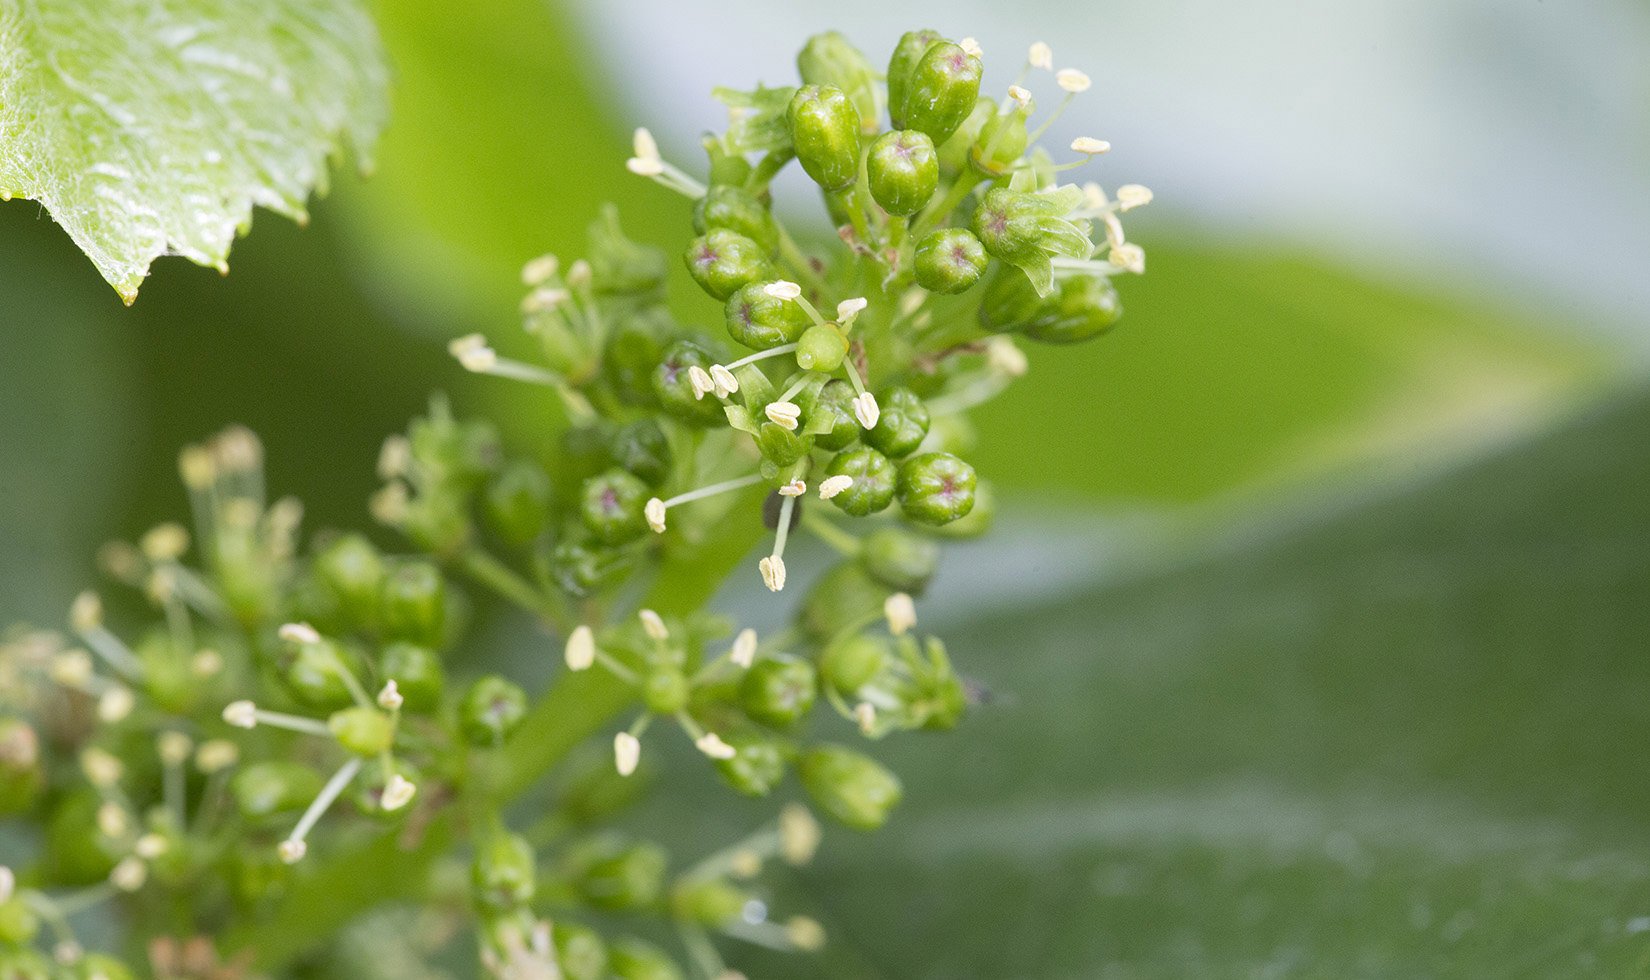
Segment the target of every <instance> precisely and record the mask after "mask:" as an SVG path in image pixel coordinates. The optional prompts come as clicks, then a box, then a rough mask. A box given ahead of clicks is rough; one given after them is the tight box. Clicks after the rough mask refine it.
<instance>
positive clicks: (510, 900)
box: [470, 830, 538, 912]
mask: <svg viewBox="0 0 1650 980" xmlns="http://www.w3.org/2000/svg"><path fill="white" fill-rule="evenodd" d="M470 884H471V887H472V888H473V889H474V893H475V900H476V904H477V905H479V906H480V907H482V908H483V909H489V910H492V911H495V912H508V911H510V910H511V909H515V908H519V907H521V906H523V905H526V904H527V903H528V902H530V901H532V900H533V893H534V892H535V891H537V890H538V867H537V864H536V861H535V859H534V857H533V847H532V845H531V844H529V843H527V840H526V839H525V838H523V837H521V836H519V835H517V834H512V833H508V832H507V831H504V830H495V831H493V832H492V833H489V834H486V835H484V836H482V838H481V839H480V840H479V841H477V842H476V854H475V861H474V863H473V864H471V865H470Z"/></svg>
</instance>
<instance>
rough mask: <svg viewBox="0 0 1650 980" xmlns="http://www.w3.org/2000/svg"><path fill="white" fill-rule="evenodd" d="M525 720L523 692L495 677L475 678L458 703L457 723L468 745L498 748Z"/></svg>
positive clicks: (525, 699) (525, 710)
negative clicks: (467, 740)
mask: <svg viewBox="0 0 1650 980" xmlns="http://www.w3.org/2000/svg"><path fill="white" fill-rule="evenodd" d="M525 717H527V692H525V691H523V690H522V689H521V685H519V684H517V683H515V682H514V681H511V680H507V679H506V678H503V677H500V676H498V675H497V674H489V675H487V676H485V677H481V678H478V679H477V680H476V682H475V683H474V684H471V685H470V689H469V690H468V691H465V692H464V698H463V699H462V700H461V701H459V703H458V723H459V727H460V728H462V729H463V731H464V737H465V738H466V739H469V741H470V744H471V745H477V746H493V745H499V744H501V743H503V742H504V740H505V739H507V738H509V737H510V735H511V733H512V732H514V731H515V730H516V729H517V728H518V727H519V726H520V725H521V721H522V719H523V718H525Z"/></svg>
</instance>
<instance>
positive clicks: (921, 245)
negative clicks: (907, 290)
mask: <svg viewBox="0 0 1650 980" xmlns="http://www.w3.org/2000/svg"><path fill="white" fill-rule="evenodd" d="M989 261H990V259H989V258H988V257H987V256H986V254H985V246H984V245H981V244H980V240H979V238H978V237H976V236H975V235H974V233H973V232H971V231H969V230H968V229H966V228H942V229H940V230H939V231H936V232H931V233H929V234H927V235H924V236H923V239H922V241H920V242H918V243H917V254H916V262H915V266H916V273H917V285H919V286H921V287H922V288H924V289H926V290H928V291H930V292H935V293H960V292H962V291H963V290H965V289H967V288H968V287H970V286H972V285H974V284H975V283H977V282H979V281H980V276H981V275H982V274H983V273H984V272H985V266H986V263H987V262H989Z"/></svg>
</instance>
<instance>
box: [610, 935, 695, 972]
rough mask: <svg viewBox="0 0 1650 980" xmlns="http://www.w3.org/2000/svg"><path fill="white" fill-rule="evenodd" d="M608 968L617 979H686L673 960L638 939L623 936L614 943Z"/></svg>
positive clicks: (656, 948) (661, 951)
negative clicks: (623, 937)
mask: <svg viewBox="0 0 1650 980" xmlns="http://www.w3.org/2000/svg"><path fill="white" fill-rule="evenodd" d="M608 968H609V969H611V970H612V971H613V976H614V977H616V978H617V980H686V977H685V975H684V974H683V973H682V968H681V967H679V966H677V965H676V961H675V960H672V959H671V958H670V957H669V956H666V955H665V953H664V951H663V950H660V949H659V948H658V947H656V946H653V945H650V944H648V943H645V942H642V941H641V940H640V939H630V938H625V939H621V940H619V941H618V942H616V943H614V944H613V948H612V950H611V951H610V954H609V956H608Z"/></svg>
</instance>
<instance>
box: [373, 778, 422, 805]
mask: <svg viewBox="0 0 1650 980" xmlns="http://www.w3.org/2000/svg"><path fill="white" fill-rule="evenodd" d="M417 792H418V787H417V786H415V785H413V782H412V780H410V779H407V778H406V777H404V776H402V775H401V774H400V773H396V774H395V775H393V776H391V777H390V779H389V782H387V783H385V784H384V793H383V795H381V796H380V797H379V798H378V805H379V806H381V807H383V808H384V809H385V810H386V811H394V810H399V809H401V808H402V807H404V806H406V805H407V804H408V803H411V802H412V798H413V796H414V795H415V794H416V793H417Z"/></svg>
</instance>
